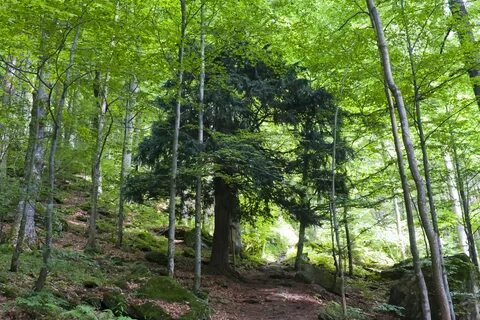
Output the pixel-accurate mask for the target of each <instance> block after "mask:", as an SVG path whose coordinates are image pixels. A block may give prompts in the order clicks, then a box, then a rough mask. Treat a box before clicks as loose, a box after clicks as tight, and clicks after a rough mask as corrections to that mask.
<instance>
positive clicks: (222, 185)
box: [210, 177, 237, 274]
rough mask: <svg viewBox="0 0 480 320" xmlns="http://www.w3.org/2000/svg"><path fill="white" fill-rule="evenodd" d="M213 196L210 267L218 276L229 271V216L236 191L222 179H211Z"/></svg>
mask: <svg viewBox="0 0 480 320" xmlns="http://www.w3.org/2000/svg"><path fill="white" fill-rule="evenodd" d="M213 187H214V196H215V229H214V232H213V243H212V255H211V258H210V266H211V267H212V268H213V269H214V270H215V271H216V272H217V273H219V274H225V273H228V272H229V271H230V266H229V263H228V252H229V247H230V246H229V239H230V216H231V214H232V211H233V210H234V208H233V206H234V203H235V197H236V196H237V189H236V187H234V186H231V185H229V184H228V183H227V182H226V181H225V180H224V179H223V178H222V177H215V178H214V179H213Z"/></svg>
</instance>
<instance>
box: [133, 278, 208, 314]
mask: <svg viewBox="0 0 480 320" xmlns="http://www.w3.org/2000/svg"><path fill="white" fill-rule="evenodd" d="M137 295H138V296H140V297H142V298H147V299H158V300H163V301H167V302H187V303H189V305H190V307H191V310H190V312H189V313H188V314H186V315H184V316H183V317H182V318H181V319H206V318H208V314H209V309H208V306H207V304H206V303H205V302H203V301H202V300H200V299H198V298H197V297H196V296H195V295H194V294H193V293H192V292H191V291H189V290H187V289H185V288H183V287H182V286H181V285H180V284H179V283H178V282H177V281H175V280H174V279H172V278H169V277H164V276H158V277H153V278H150V279H149V280H148V281H147V282H146V283H145V284H144V285H143V286H141V287H140V288H139V289H138V291H137Z"/></svg>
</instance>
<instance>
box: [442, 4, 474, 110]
mask: <svg viewBox="0 0 480 320" xmlns="http://www.w3.org/2000/svg"><path fill="white" fill-rule="evenodd" d="M448 4H449V7H450V11H451V12H452V16H453V18H454V19H455V20H456V24H455V26H454V29H455V31H456V32H457V35H458V39H459V41H460V45H461V46H462V48H463V50H464V51H465V54H464V61H465V67H466V68H467V72H468V76H469V77H470V81H471V82H472V87H473V93H474V95H475V99H476V101H477V105H478V107H479V108H480V50H479V48H478V44H477V42H476V40H475V35H474V33H473V25H472V23H471V22H470V20H469V17H468V11H467V8H466V6H465V2H464V1H463V0H449V1H448Z"/></svg>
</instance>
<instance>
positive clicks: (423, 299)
mask: <svg viewBox="0 0 480 320" xmlns="http://www.w3.org/2000/svg"><path fill="white" fill-rule="evenodd" d="M385 95H386V96H387V102H388V109H389V113H390V123H391V128H392V136H393V141H394V144H395V153H396V155H397V166H398V173H399V175H400V182H401V185H402V191H403V201H404V204H405V215H406V216H407V228H408V239H409V241H410V253H411V254H412V260H413V268H414V270H415V278H416V280H417V287H418V291H419V293H420V306H421V308H422V316H423V320H430V319H431V318H432V314H431V309H430V301H429V300H428V289H427V284H426V283H425V277H424V276H423V272H422V268H421V263H420V255H419V253H418V247H417V236H416V233H415V222H414V221H415V220H414V218H413V203H412V201H411V199H410V186H409V185H408V178H407V174H406V172H405V165H404V163H403V152H402V149H401V142H400V137H399V136H398V127H397V119H396V116H395V106H394V104H393V100H392V96H391V94H390V92H389V91H388V87H387V86H386V85H385ZM427 252H428V250H427Z"/></svg>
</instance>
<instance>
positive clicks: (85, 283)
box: [83, 279, 99, 289]
mask: <svg viewBox="0 0 480 320" xmlns="http://www.w3.org/2000/svg"><path fill="white" fill-rule="evenodd" d="M98 286H99V284H98V281H97V280H95V279H89V280H85V281H83V287H84V288H87V289H93V288H97V287H98Z"/></svg>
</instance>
